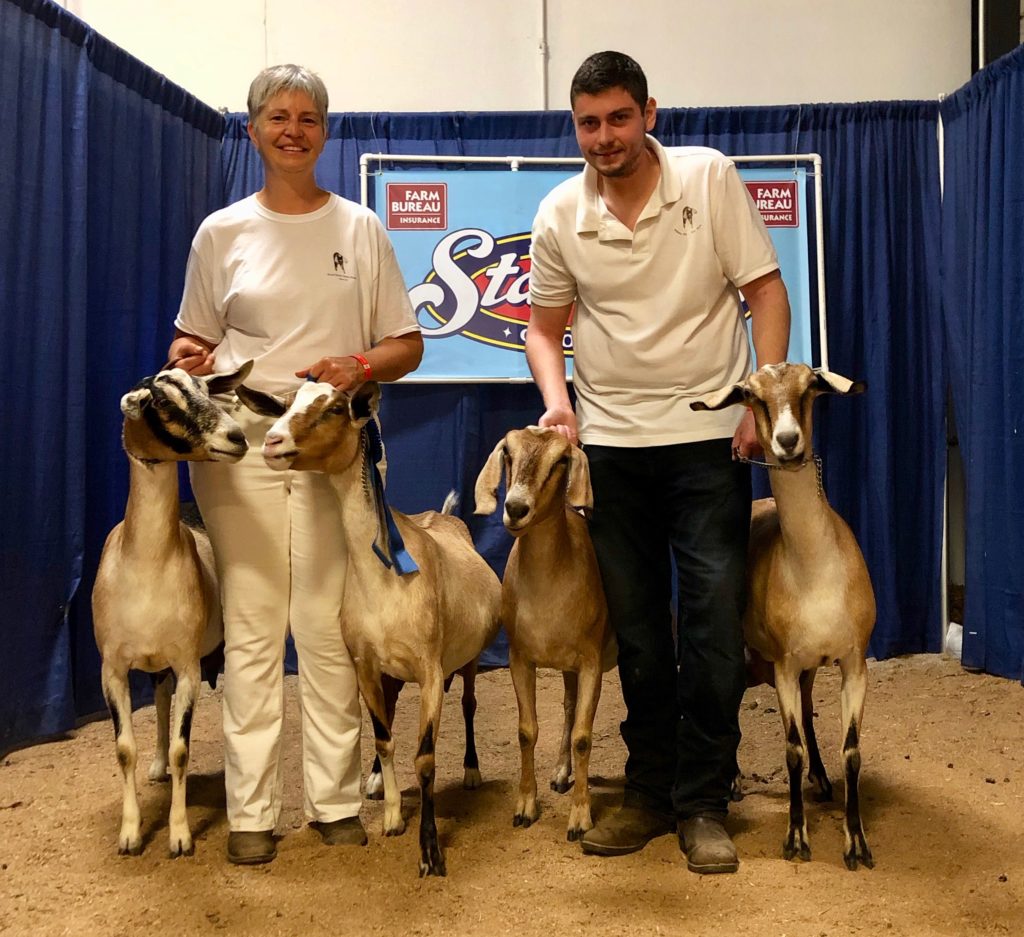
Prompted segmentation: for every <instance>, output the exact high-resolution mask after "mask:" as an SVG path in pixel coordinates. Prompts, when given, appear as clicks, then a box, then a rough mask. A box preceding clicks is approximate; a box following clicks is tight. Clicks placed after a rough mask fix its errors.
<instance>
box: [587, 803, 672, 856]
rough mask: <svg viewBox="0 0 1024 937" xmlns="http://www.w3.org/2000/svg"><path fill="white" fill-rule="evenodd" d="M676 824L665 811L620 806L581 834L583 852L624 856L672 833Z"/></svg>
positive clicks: (596, 854)
mask: <svg viewBox="0 0 1024 937" xmlns="http://www.w3.org/2000/svg"><path fill="white" fill-rule="evenodd" d="M674 825H675V823H674V822H673V820H672V819H671V818H669V817H667V816H665V815H664V814H661V813H657V812H656V811H653V810H648V809H647V808H646V807H636V806H628V807H627V806H623V807H620V808H619V809H618V810H616V811H615V812H614V813H612V814H609V815H608V816H605V817H602V818H601V820H599V821H598V823H597V824H596V825H595V826H594V827H593V829H590V830H587V832H586V833H584V834H583V839H582V840H581V844H582V846H583V851H584V852H587V853H590V854H591V855H595V856H624V855H625V854H626V853H629V852H636V851H637V850H638V849H643V848H644V846H646V845H647V844H648V843H649V842H650V841H651V840H652V839H654V838H655V837H656V836H664V835H665V834H666V833H671V832H672V828H673V826H674Z"/></svg>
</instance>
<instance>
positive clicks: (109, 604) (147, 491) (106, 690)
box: [92, 362, 252, 856]
mask: <svg viewBox="0 0 1024 937" xmlns="http://www.w3.org/2000/svg"><path fill="white" fill-rule="evenodd" d="M251 367H252V362H247V363H246V364H244V365H243V366H242V367H241V368H240V369H239V370H238V371H236V372H234V373H233V374H218V375H212V376H210V377H200V378H197V377H193V376H191V375H190V374H186V373H185V372H184V371H182V370H180V369H178V368H175V369H172V370H168V371H161V372H160V373H158V374H156V375H155V376H153V377H148V378H146V379H145V380H143V381H141V382H140V383H139V384H137V385H136V386H135V387H134V388H133V389H132V390H131V391H129V392H128V393H127V394H125V395H124V397H122V398H121V411H122V412H123V413H124V417H125V419H124V430H123V442H124V450H125V453H126V454H127V456H128V464H129V471H130V479H131V483H130V487H129V490H128V505H127V507H126V508H125V514H124V520H123V521H121V523H119V524H118V525H117V526H116V527H114V529H113V530H112V531H111V532H110V534H109V535H108V536H107V540H106V543H105V544H104V545H103V553H102V554H101V556H100V563H99V568H98V570H97V572H96V582H95V585H94V586H93V590H92V617H93V628H94V631H95V635H96V646H97V647H98V648H99V652H100V657H101V658H102V667H101V671H100V678H101V681H102V685H103V696H104V698H105V699H106V701H107V706H108V708H109V709H110V715H111V718H112V720H113V722H114V737H115V741H116V744H117V760H118V763H119V764H120V766H121V777H122V787H123V798H122V800H123V804H122V811H121V830H120V833H119V834H118V852H120V853H122V854H126V853H127V854H131V855H137V854H138V853H140V852H141V851H142V834H141V829H140V815H139V802H138V796H137V794H136V790H135V764H136V757H137V747H136V744H135V736H134V733H133V732H132V703H131V694H130V691H129V687H128V671H129V670H133V669H134V670H143V671H147V672H148V673H152V674H157V675H158V679H157V684H156V694H155V695H156V709H157V751H156V756H155V758H154V759H153V764H152V767H151V768H150V772H149V777H150V778H151V779H152V780H155V781H156V780H163V779H164V778H165V777H166V774H167V770H168V766H169V767H170V772H171V811H170V820H169V827H170V852H171V855H172V856H178V855H190V854H191V853H192V849H193V846H192V833H191V832H190V830H189V826H188V817H187V816H186V812H185V780H186V770H187V767H188V755H189V729H190V727H191V724H192V712H193V709H194V707H195V702H196V697H197V695H198V692H199V680H200V669H199V662H200V658H201V657H203V656H204V655H206V654H209V653H210V652H211V651H213V650H214V649H215V648H216V647H217V646H218V645H219V643H220V642H221V641H222V640H223V623H222V620H221V612H220V597H219V595H218V591H217V578H216V573H215V571H214V566H213V551H212V550H211V548H210V542H209V540H208V538H207V537H206V534H205V532H204V531H199V530H193V529H192V528H190V527H187V526H186V525H185V524H183V523H181V522H180V521H179V519H178V465H177V463H178V462H182V461H214V462H216V461H221V462H237V461H238V460H239V459H241V458H242V456H243V455H245V452H246V449H247V448H248V446H247V445H246V442H245V436H244V435H243V434H242V430H241V429H240V428H239V426H238V424H237V423H235V421H234V420H232V419H231V418H230V417H229V416H228V415H227V414H226V413H224V412H223V411H222V410H221V409H220V408H219V407H218V406H217V405H216V404H215V403H214V402H213V401H212V400H210V394H216V393H221V392H225V391H229V390H231V389H233V388H234V386H235V385H236V384H238V383H240V382H241V381H242V380H243V379H244V378H245V376H246V375H247V374H248V373H249V370H250V369H251ZM164 671H170V673H172V674H173V675H174V680H175V683H176V687H175V690H174V725H173V731H171V727H169V725H168V723H169V710H170V695H171V694H170V685H171V681H170V678H169V676H168V674H166V673H164Z"/></svg>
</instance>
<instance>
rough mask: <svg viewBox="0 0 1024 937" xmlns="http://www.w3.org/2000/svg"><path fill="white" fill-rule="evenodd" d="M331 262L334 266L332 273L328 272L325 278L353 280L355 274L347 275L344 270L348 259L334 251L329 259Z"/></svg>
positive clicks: (339, 252)
mask: <svg viewBox="0 0 1024 937" xmlns="http://www.w3.org/2000/svg"><path fill="white" fill-rule="evenodd" d="M331 262H332V263H333V264H334V271H333V272H329V273H328V274H327V276H329V277H337V278H338V279H339V280H354V279H355V274H352V273H348V272H347V271H346V270H345V265H346V264H347V263H348V258H347V257H346V256H345V255H344V254H343V253H341V251H335V252H334V255H333V256H332V257H331Z"/></svg>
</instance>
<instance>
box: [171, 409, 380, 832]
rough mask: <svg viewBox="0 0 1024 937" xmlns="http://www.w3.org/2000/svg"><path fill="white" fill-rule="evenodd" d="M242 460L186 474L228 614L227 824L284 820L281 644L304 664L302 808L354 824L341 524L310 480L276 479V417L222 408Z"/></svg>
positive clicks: (327, 489)
mask: <svg viewBox="0 0 1024 937" xmlns="http://www.w3.org/2000/svg"><path fill="white" fill-rule="evenodd" d="M225 406H226V408H227V409H229V412H230V413H231V415H232V416H233V417H234V418H235V419H236V420H237V421H238V423H239V425H240V426H241V427H242V429H243V430H244V431H245V436H246V439H247V440H248V441H249V451H248V452H247V453H246V455H245V457H244V458H243V459H242V460H241V461H240V462H238V463H236V464H235V465H228V464H225V463H218V462H195V463H191V464H190V470H191V473H190V477H191V480H192V490H193V491H194V492H195V496H196V502H197V504H198V505H199V509H200V511H201V512H202V515H203V520H204V521H205V523H206V527H207V530H208V531H209V533H210V540H211V543H212V544H213V550H214V555H215V557H216V561H217V571H218V575H219V577H220V584H221V599H222V602H223V605H224V638H225V664H224V781H225V786H226V788H227V815H228V826H229V828H230V829H231V830H235V831H254V830H272V829H273V828H274V827H275V826H276V825H277V822H278V819H279V818H280V813H281V770H280V769H281V759H280V753H281V731H282V726H283V722H284V680H283V677H284V671H283V666H282V665H283V660H284V642H285V637H286V636H287V634H288V631H289V627H290V629H291V634H292V638H293V640H294V641H295V648H296V651H297V652H298V658H299V702H300V708H301V713H302V768H303V780H304V798H303V802H304V807H305V812H306V816H307V817H308V818H309V819H311V820H318V821H321V822H329V821H331V820H340V819H343V818H345V817H352V816H355V815H356V814H357V813H358V812H359V807H360V803H361V798H360V791H359V780H360V767H361V765H360V753H359V734H360V728H361V715H360V709H359V696H358V688H357V684H356V676H355V669H354V667H353V665H352V658H351V657H350V656H349V653H348V650H347V648H346V647H345V644H344V642H343V641H342V638H341V629H340V625H339V621H340V615H341V601H342V595H343V592H344V587H345V566H346V559H345V551H344V541H343V538H342V532H341V515H340V512H339V510H338V504H337V501H336V498H335V494H334V489H333V488H332V487H331V486H330V484H329V482H328V480H327V478H326V476H324V475H321V474H319V473H315V472H291V471H288V472H275V471H273V470H272V469H270V468H268V467H267V466H266V464H265V463H264V461H263V456H262V455H261V452H260V448H261V446H262V445H263V437H264V435H265V434H266V432H267V430H268V429H269V428H270V427H271V425H272V424H273V422H274V421H273V419H271V418H268V417H261V416H258V415H256V414H255V413H252V412H251V411H250V410H248V409H247V408H246V407H244V406H242V405H241V404H240V403H237V402H232V403H231V404H226V405H225Z"/></svg>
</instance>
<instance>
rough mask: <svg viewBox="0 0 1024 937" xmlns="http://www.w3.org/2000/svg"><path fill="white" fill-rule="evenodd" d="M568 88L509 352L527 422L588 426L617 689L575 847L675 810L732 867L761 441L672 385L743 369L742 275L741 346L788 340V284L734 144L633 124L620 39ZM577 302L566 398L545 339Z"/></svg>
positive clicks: (705, 847) (665, 822) (700, 388)
mask: <svg viewBox="0 0 1024 937" xmlns="http://www.w3.org/2000/svg"><path fill="white" fill-rule="evenodd" d="M571 103H572V111H573V121H574V124H575V128H576V139H577V142H578V143H579V147H580V151H581V152H582V154H583V157H584V159H585V160H586V163H587V166H586V167H585V168H584V170H583V172H582V173H581V174H580V175H579V176H576V177H574V178H572V179H570V180H567V181H566V182H564V183H562V184H561V185H560V186H558V187H557V188H556V189H555V190H554V191H553V192H551V193H550V194H549V195H548V196H547V197H546V198H545V199H544V201H543V202H542V203H541V205H540V208H539V209H538V212H537V217H536V219H535V221H534V225H533V245H532V250H531V255H532V272H531V285H530V298H531V304H532V307H533V310H532V316H531V319H530V326H529V331H528V334H527V340H526V353H527V358H528V360H529V363H530V368H531V370H532V372H533V376H534V379H535V380H536V382H537V385H538V387H539V388H540V391H541V394H542V395H543V398H544V406H545V408H546V409H545V412H544V414H543V415H542V416H541V418H540V424H541V425H542V426H551V427H554V428H555V429H557V430H558V431H559V432H560V433H562V434H563V435H565V436H566V437H568V438H569V439H570V440H571V441H572V442H577V441H580V442H582V443H583V444H584V445H585V447H586V452H587V456H588V458H589V462H590V473H591V481H592V484H593V489H594V514H593V518H592V522H591V534H592V537H593V540H594V546H595V549H596V551H597V557H598V563H599V565H600V568H601V577H602V580H603V584H604V588H605V593H606V595H607V599H608V609H609V615H610V618H611V621H612V625H613V627H614V628H615V633H616V636H617V639H618V645H619V676H620V679H621V682H622V693H623V698H624V700H625V703H626V719H625V721H624V722H623V723H622V727H621V728H622V736H623V739H624V741H625V743H626V748H627V751H628V757H627V760H626V787H625V793H624V797H623V804H622V807H621V808H620V809H619V810H618V811H616V812H615V813H613V814H611V815H609V816H605V817H602V818H601V820H600V822H599V823H598V824H597V825H596V826H595V827H594V828H593V829H591V830H590V831H588V832H587V833H586V835H585V836H584V838H583V850H584V852H589V853H596V854H599V855H619V854H623V853H628V852H634V851H636V850H638V849H641V848H643V846H644V845H646V843H647V842H648V841H649V840H651V839H652V838H654V837H655V836H659V835H662V834H664V833H668V832H670V831H671V830H672V829H677V830H678V833H679V837H680V845H681V847H682V848H683V850H684V852H686V855H687V864H688V867H689V868H690V869H691V870H692V871H695V872H702V873H708V872H732V871H735V870H736V868H737V867H738V865H739V861H738V859H737V855H736V849H735V846H734V845H733V843H732V840H731V839H730V838H729V835H728V833H727V832H726V830H725V826H724V821H725V819H726V813H727V810H728V804H729V794H730V788H731V784H732V781H733V779H734V778H735V776H736V773H737V763H736V749H737V746H738V745H739V739H740V730H739V704H740V700H741V698H742V695H743V690H744V686H745V678H744V662H743V637H742V626H741V619H742V615H743V610H744V605H745V599H746V588H745V571H746V549H747V535H748V528H749V524H750V498H751V490H750V470H749V468H748V466H746V465H745V464H744V463H743V462H742V461H740V459H742V458H745V457H747V456H749V455H751V454H753V453H755V452H756V451H758V447H757V440H756V435H755V432H754V425H753V418H752V415H751V414H750V413H749V412H745V411H743V410H742V409H741V408H729V409H728V410H725V411H718V412H694V411H692V410H690V407H689V402H690V401H691V400H693V399H695V398H697V397H700V396H701V395H703V394H706V393H708V392H710V391H713V390H717V389H719V388H721V387H724V386H725V385H727V384H730V383H732V382H734V381H738V380H741V379H742V378H743V377H744V376H746V375H747V374H748V373H749V372H750V370H751V355H750V348H749V343H748V341H747V335H746V329H745V327H744V324H743V312H742V305H741V299H740V295H739V289H740V288H742V290H743V296H744V298H745V299H746V301H747V304H748V306H749V308H750V312H751V317H752V328H753V343H754V351H755V353H756V356H757V363H758V365H763V364H770V363H775V362H779V361H782V360H783V359H784V358H785V356H786V350H787V347H788V342H789V317H790V313H789V300H788V297H787V294H786V288H785V286H784V284H783V282H782V278H781V276H780V274H779V268H778V267H779V265H778V260H777V259H776V256H775V251H774V249H773V247H772V243H771V241H770V239H769V237H768V234H767V231H766V230H765V227H764V224H763V222H762V221H761V217H760V215H759V214H758V212H757V208H756V207H755V206H754V204H753V202H752V200H751V199H750V196H749V195H748V194H747V191H746V189H745V187H744V185H743V183H742V182H741V181H740V178H739V175H738V173H737V172H736V168H735V166H734V165H733V163H732V162H731V161H730V160H729V159H727V158H726V157H724V156H723V155H722V154H721V153H719V152H717V151H716V150H711V149H707V148H705V147H688V148H685V149H684V150H683V151H681V152H680V153H678V154H677V153H673V154H669V153H667V152H666V151H665V150H664V149H663V148H662V147H661V145H660V144H659V143H658V142H657V141H656V140H655V139H654V138H653V137H651V136H649V133H648V132H649V131H650V130H652V129H653V128H654V121H655V115H656V104H655V101H654V99H653V98H650V97H648V95H647V81H646V78H645V77H644V73H643V70H642V69H641V68H640V66H639V65H638V64H637V63H636V62H635V61H633V59H631V58H630V57H629V56H627V55H623V54H622V53H620V52H600V53H597V54H595V55H592V56H590V57H589V58H588V59H587V60H586V61H585V62H584V63H583V64H582V65H581V66H580V68H579V70H578V71H577V73H576V75H575V77H574V78H573V81H572V86H571ZM574 307H575V315H574V317H573V325H572V328H573V348H574V360H575V375H574V380H575V388H576V395H577V407H578V413H574V412H573V408H572V405H571V403H570V401H569V396H568V393H567V390H566V384H565V363H564V359H563V353H562V338H563V335H564V331H565V328H566V324H567V322H568V320H569V314H570V312H571V311H572V310H573V308H574ZM670 556H671V557H673V558H674V560H675V564H676V568H677V570H678V594H679V606H678V616H677V617H678V626H677V637H676V641H675V646H673V634H672V620H671V610H670V597H671V591H672V581H671V572H670V570H671V563H670Z"/></svg>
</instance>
